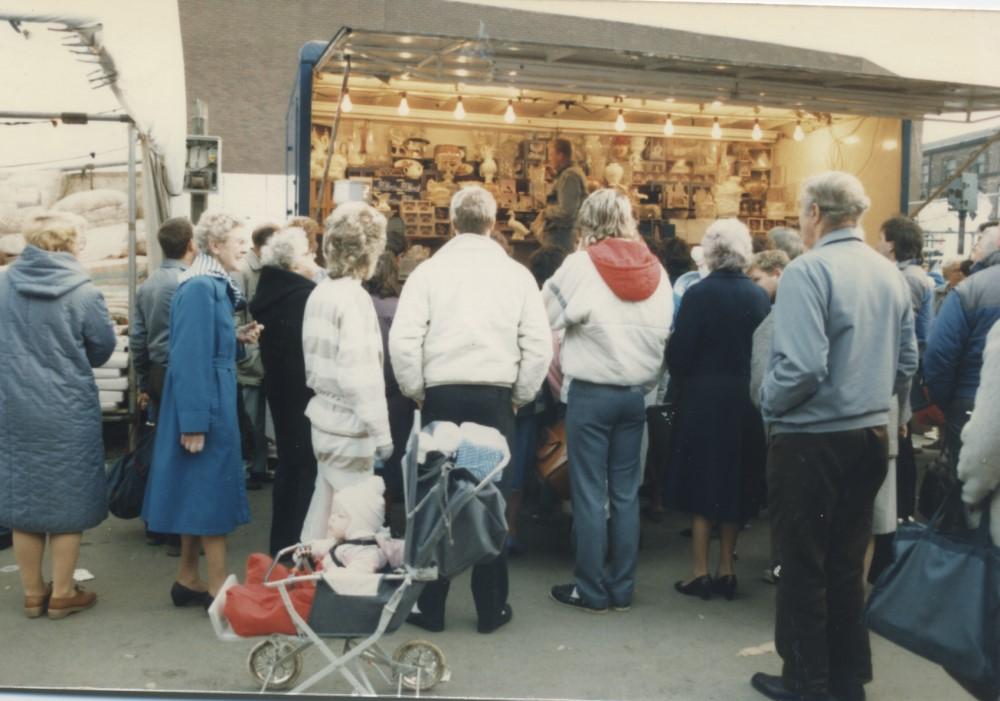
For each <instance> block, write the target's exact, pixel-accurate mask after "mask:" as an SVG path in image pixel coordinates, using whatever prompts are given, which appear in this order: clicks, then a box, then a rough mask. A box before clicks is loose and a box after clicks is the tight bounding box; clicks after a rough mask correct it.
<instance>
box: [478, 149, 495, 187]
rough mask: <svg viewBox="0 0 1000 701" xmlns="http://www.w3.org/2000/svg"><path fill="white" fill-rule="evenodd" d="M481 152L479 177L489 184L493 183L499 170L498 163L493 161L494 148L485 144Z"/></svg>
mask: <svg viewBox="0 0 1000 701" xmlns="http://www.w3.org/2000/svg"><path fill="white" fill-rule="evenodd" d="M480 151H481V154H482V163H480V164H479V175H480V177H482V179H483V180H485V181H486V182H487V183H492V182H493V178H494V177H496V174H497V170H498V168H497V162H496V161H495V160H493V147H492V146H488V145H485V144H484V145H483V147H482V148H481V149H480Z"/></svg>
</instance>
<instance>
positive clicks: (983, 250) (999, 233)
mask: <svg viewBox="0 0 1000 701" xmlns="http://www.w3.org/2000/svg"><path fill="white" fill-rule="evenodd" d="M997 251H1000V226H988V227H986V228H985V229H983V233H982V234H980V238H979V256H980V258H979V260H983V259H984V258H986V257H987V256H991V255H993V254H994V253H996V252H997Z"/></svg>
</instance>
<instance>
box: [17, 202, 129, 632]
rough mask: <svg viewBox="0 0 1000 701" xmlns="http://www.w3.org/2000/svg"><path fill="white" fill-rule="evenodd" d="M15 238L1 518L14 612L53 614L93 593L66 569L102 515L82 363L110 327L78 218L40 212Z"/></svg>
mask: <svg viewBox="0 0 1000 701" xmlns="http://www.w3.org/2000/svg"><path fill="white" fill-rule="evenodd" d="M24 236H25V240H26V242H27V244H28V245H27V246H26V247H25V249H24V252H23V253H22V254H21V256H20V257H19V258H18V259H17V261H16V262H15V263H14V264H13V265H12V266H11V267H10V269H9V270H7V271H6V272H0V328H2V329H3V339H4V340H3V344H2V347H0V436H3V437H4V446H3V450H2V451H0V484H2V485H3V488H2V489H0V523H2V524H5V525H7V526H10V527H11V529H12V530H13V535H14V557H15V558H16V560H17V564H18V566H19V568H20V574H21V586H22V588H23V590H24V613H25V615H27V616H28V617H29V618H37V617H39V616H41V615H42V614H44V613H45V612H46V610H47V611H48V615H49V618H64V617H66V616H68V615H69V614H71V613H76V612H78V611H83V610H85V609H88V608H90V607H91V606H93V605H94V604H96V603H97V595H96V594H95V593H94V592H88V591H84V590H83V589H81V588H80V587H78V586H77V585H76V584H75V582H74V581H73V571H74V570H75V569H76V562H77V557H78V556H79V553H80V538H81V535H82V532H83V531H85V530H86V529H88V528H93V527H94V526H96V525H98V524H99V523H101V521H103V520H104V519H105V518H106V517H107V515H108V505H107V498H106V496H105V478H104V445H103V443H102V441H101V405H100V402H99V400H98V394H97V385H96V383H95V382H94V373H93V371H92V370H91V368H93V367H97V366H99V365H103V364H104V363H105V362H107V360H108V358H110V357H111V353H112V352H113V351H114V349H115V335H114V330H113V328H112V326H111V320H110V317H109V316H108V309H107V307H106V306H105V304H104V297H103V296H102V295H101V293H100V292H99V291H98V289H97V288H96V287H95V286H94V285H93V283H92V282H91V281H90V277H89V276H88V275H87V273H86V272H85V271H84V269H83V267H82V266H81V265H80V263H79V262H78V261H77V252H78V251H79V250H80V249H82V248H83V246H84V238H83V234H82V220H79V221H78V218H77V217H73V216H71V215H66V214H61V213H53V214H43V215H39V216H37V217H35V219H34V220H33V221H32V222H31V223H30V224H29V226H28V229H27V230H26V231H25V233H24ZM41 427H44V429H42V428H41ZM46 535H48V544H49V547H50V552H51V557H52V583H51V584H49V585H46V584H45V580H44V579H43V577H42V558H43V555H44V553H45V544H46Z"/></svg>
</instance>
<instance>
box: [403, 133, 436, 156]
mask: <svg viewBox="0 0 1000 701" xmlns="http://www.w3.org/2000/svg"><path fill="white" fill-rule="evenodd" d="M430 143H431V142H430V141H428V140H427V139H423V138H420V137H416V136H411V137H410V138H409V139H407V140H406V142H405V143H404V147H405V150H406V155H407V157H409V158H418V159H419V158H424V153H425V150H426V149H427V146H428V145H430Z"/></svg>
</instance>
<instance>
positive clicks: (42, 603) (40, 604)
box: [24, 582, 52, 618]
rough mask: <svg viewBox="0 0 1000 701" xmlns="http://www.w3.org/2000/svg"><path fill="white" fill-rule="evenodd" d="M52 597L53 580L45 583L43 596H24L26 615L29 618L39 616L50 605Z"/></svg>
mask: <svg viewBox="0 0 1000 701" xmlns="http://www.w3.org/2000/svg"><path fill="white" fill-rule="evenodd" d="M51 597H52V582H49V583H48V584H46V585H45V593H44V594H42V595H41V596H26V597H24V615H25V616H27V617H28V618H39V617H41V615H42V614H43V613H45V609H47V608H48V607H49V599H50V598H51Z"/></svg>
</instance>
